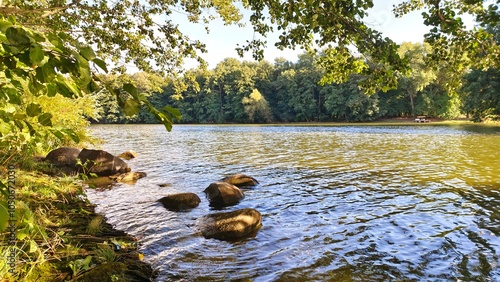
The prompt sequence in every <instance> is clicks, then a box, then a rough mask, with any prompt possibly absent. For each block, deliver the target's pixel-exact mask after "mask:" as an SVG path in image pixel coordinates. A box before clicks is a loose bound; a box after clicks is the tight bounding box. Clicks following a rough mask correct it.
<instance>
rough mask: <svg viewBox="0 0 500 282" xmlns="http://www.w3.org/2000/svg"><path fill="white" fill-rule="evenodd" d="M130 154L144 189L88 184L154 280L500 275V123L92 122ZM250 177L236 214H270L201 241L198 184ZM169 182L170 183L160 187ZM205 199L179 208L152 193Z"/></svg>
mask: <svg viewBox="0 0 500 282" xmlns="http://www.w3.org/2000/svg"><path fill="white" fill-rule="evenodd" d="M92 131H93V132H94V134H95V135H96V136H98V137H102V138H103V139H104V140H105V141H106V143H105V144H104V145H103V148H104V149H106V150H108V151H109V152H111V153H114V154H119V153H120V152H122V151H125V150H128V149H133V150H135V151H137V152H138V154H139V156H138V157H137V158H136V159H133V160H131V161H129V164H130V166H131V167H132V169H133V170H134V171H145V172H147V174H148V176H147V177H146V178H144V179H141V180H139V181H138V182H137V183H136V184H135V185H127V184H119V185H116V186H115V187H114V188H113V189H111V190H105V191H89V193H88V194H89V198H90V200H91V201H92V202H94V203H96V204H97V205H98V208H97V210H98V211H99V212H101V213H103V214H105V215H106V217H107V219H108V221H109V222H110V223H112V224H113V225H115V226H116V227H117V228H119V229H122V230H124V231H126V232H128V233H130V234H131V235H134V236H136V237H137V238H139V240H140V243H141V251H142V252H144V253H145V255H146V259H147V261H149V262H151V263H152V264H153V267H155V268H157V269H158V270H159V277H158V279H157V280H158V281H176V280H178V279H184V280H186V281H213V280H236V279H250V280H252V281H340V280H354V281H388V280H397V279H399V280H400V279H407V280H411V281H421V280H436V279H438V280H439V279H442V280H444V281H456V280H457V279H460V280H465V281H470V280H482V281H499V280H500V267H499V262H500V258H499V256H500V238H499V236H500V211H499V210H500V164H499V162H498V160H500V150H498V146H499V145H500V132H498V131H491V130H489V131H488V132H485V133H481V132H480V131H478V130H477V129H475V128H474V130H470V129H464V128H462V127H447V126H415V127H413V126H406V127H402V126H387V127H383V126H341V127H298V126H175V127H174V130H173V132H172V133H166V132H164V130H163V128H162V127H161V126H160V125H147V126H144V125H127V126H123V125H122V126H93V127H92ZM236 172H243V173H247V174H249V175H252V176H254V177H255V178H257V179H258V180H259V181H260V185H259V186H257V187H256V188H254V189H251V190H247V191H245V199H244V200H243V201H242V202H241V203H240V204H238V205H236V206H233V207H228V208H226V210H234V209H238V208H244V207H252V208H255V209H257V210H259V211H260V212H261V213H262V215H263V227H262V229H261V230H260V231H259V232H258V234H257V235H256V236H255V237H254V238H247V239H244V240H242V241H240V242H221V241H217V240H214V239H210V240H206V239H204V238H202V237H201V236H200V235H199V234H196V232H195V231H194V229H193V224H194V221H195V220H196V219H197V218H199V217H201V216H203V215H206V214H208V213H211V212H212V210H211V208H209V207H208V204H207V201H206V200H205V198H204V195H203V193H202V191H203V189H205V188H206V187H207V186H208V184H210V183H211V182H213V181H215V180H218V179H220V178H222V177H223V176H225V175H228V174H231V173H236ZM164 183H167V184H168V186H167V187H160V186H159V184H164ZM186 191H189V192H194V193H197V194H198V195H199V196H200V198H201V199H202V203H201V204H200V206H199V207H198V208H196V209H193V210H191V211H189V212H182V213H175V212H170V211H167V210H165V209H164V208H163V207H162V206H161V204H159V203H157V202H156V200H158V199H159V198H161V197H163V196H165V195H167V194H171V193H177V192H186Z"/></svg>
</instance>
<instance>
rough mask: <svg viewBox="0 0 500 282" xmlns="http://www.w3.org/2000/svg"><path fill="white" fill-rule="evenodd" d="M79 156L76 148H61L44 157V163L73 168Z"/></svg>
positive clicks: (78, 150)
mask: <svg viewBox="0 0 500 282" xmlns="http://www.w3.org/2000/svg"><path fill="white" fill-rule="evenodd" d="M79 154H80V149H78V148H70V147H61V148H58V149H55V150H52V151H50V152H49V153H48V154H47V156H46V157H45V161H48V162H50V163H51V164H53V165H55V166H68V167H73V168H74V167H75V165H76V159H77V158H78V155H79Z"/></svg>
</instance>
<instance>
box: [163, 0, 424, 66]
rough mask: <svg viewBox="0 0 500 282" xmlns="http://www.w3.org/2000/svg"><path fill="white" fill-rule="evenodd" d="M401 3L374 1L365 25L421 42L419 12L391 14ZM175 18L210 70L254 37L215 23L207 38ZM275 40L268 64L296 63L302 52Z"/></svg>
mask: <svg viewBox="0 0 500 282" xmlns="http://www.w3.org/2000/svg"><path fill="white" fill-rule="evenodd" d="M400 2H402V1H401V0H374V7H373V8H372V9H371V10H370V11H369V17H368V18H366V19H365V22H366V23H367V24H368V25H369V26H370V27H372V28H374V29H377V30H379V31H381V32H382V33H383V34H384V36H387V37H389V38H391V39H392V40H394V41H395V42H397V43H402V42H405V41H411V42H422V41H423V35H424V34H425V33H426V32H427V31H428V28H427V27H426V26H424V25H423V23H422V22H423V20H422V16H421V14H420V12H412V13H410V14H407V15H405V16H404V17H403V18H396V17H394V15H393V13H392V7H393V5H395V4H398V3H400ZM172 18H173V19H174V20H175V22H176V23H178V24H179V28H180V30H181V31H182V32H185V34H187V35H188V36H190V37H191V38H192V39H197V40H201V41H202V42H204V43H205V44H206V45H207V49H208V53H206V54H203V58H204V59H205V60H206V61H207V62H208V63H209V68H214V67H215V66H216V65H217V63H219V62H221V61H222V60H223V59H224V58H227V57H233V58H239V56H238V55H237V53H236V51H235V48H236V47H237V44H238V43H240V44H244V43H245V42H246V40H251V39H252V38H253V35H254V34H253V31H252V27H251V26H250V25H247V26H246V27H244V28H240V27H237V26H224V24H223V23H222V22H221V21H220V20H216V21H214V22H212V23H211V24H210V25H209V28H210V33H209V34H207V33H206V31H205V26H204V25H202V24H192V23H189V22H188V21H187V20H186V16H185V15H183V14H180V13H179V14H174V15H173V17H172ZM276 38H277V34H272V35H271V36H269V37H268V38H267V41H268V47H267V48H266V49H265V51H264V56H265V60H268V61H270V62H273V61H274V59H275V58H277V57H284V58H286V59H287V60H290V61H296V60H297V55H298V54H300V53H302V52H303V51H302V50H284V51H280V50H278V49H276V48H275V47H274V46H273V43H274V42H275V41H277V40H276ZM243 59H244V60H253V59H252V56H251V54H250V53H248V54H246V55H245V57H243ZM185 66H186V67H187V68H191V67H196V63H195V62H194V61H188V62H187V63H186V65H185Z"/></svg>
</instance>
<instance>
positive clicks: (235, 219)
mask: <svg viewBox="0 0 500 282" xmlns="http://www.w3.org/2000/svg"><path fill="white" fill-rule="evenodd" d="M261 225H262V215H261V214H260V212H259V211H257V210H255V209H251V208H245V209H240V210H236V211H232V212H221V213H214V214H209V215H205V216H203V217H201V218H199V219H198V220H197V221H196V227H197V228H198V230H199V231H200V232H201V234H202V235H203V237H205V238H207V239H209V238H215V239H219V240H230V239H237V238H242V237H245V236H247V235H251V234H253V233H254V232H257V231H258V230H259V229H260V227H261Z"/></svg>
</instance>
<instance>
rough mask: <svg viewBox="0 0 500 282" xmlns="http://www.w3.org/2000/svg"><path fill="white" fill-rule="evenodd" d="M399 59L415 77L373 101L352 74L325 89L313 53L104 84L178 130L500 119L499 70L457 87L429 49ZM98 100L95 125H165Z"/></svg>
mask: <svg viewBox="0 0 500 282" xmlns="http://www.w3.org/2000/svg"><path fill="white" fill-rule="evenodd" d="M399 52H400V54H401V55H402V56H406V58H408V60H409V61H410V66H411V73H410V74H409V75H400V74H398V73H395V74H394V76H395V78H396V79H397V83H398V87H397V88H396V89H389V90H387V91H385V92H384V91H378V92H375V93H372V94H367V93H366V91H364V89H362V88H360V87H359V85H361V84H362V82H363V79H365V78H364V77H363V76H362V75H351V76H349V79H348V81H347V82H345V83H327V84H320V83H319V81H320V80H321V78H322V76H323V74H324V70H323V69H322V68H321V67H320V66H319V65H318V64H316V61H317V58H316V57H314V56H312V55H310V54H308V53H303V54H302V55H300V56H299V58H298V60H297V62H290V61H286V60H285V59H276V60H275V62H274V63H270V62H268V61H260V62H248V61H240V60H237V59H234V58H226V59H224V60H223V61H222V62H220V63H219V64H218V65H217V66H216V67H215V68H214V69H212V70H206V69H203V68H197V69H191V70H189V71H187V72H186V73H185V74H184V75H183V76H181V77H179V76H178V77H176V78H174V77H162V76H159V75H157V74H154V73H146V72H140V73H136V74H133V75H130V74H123V75H106V76H103V77H102V79H103V80H105V81H106V82H108V83H111V84H116V85H119V84H122V83H131V84H134V85H135V86H136V87H137V89H138V91H139V93H141V94H144V95H145V96H146V97H147V98H148V100H149V101H150V102H151V103H152V104H153V105H154V106H155V107H157V108H163V107H164V106H170V107H173V108H177V109H179V111H180V113H181V115H182V119H181V120H179V121H177V122H179V123H270V122H313V121H314V122H329V121H344V122H359V121H373V120H378V119H383V118H397V117H414V116H418V115H426V116H428V117H432V118H442V119H453V118H457V117H463V116H465V117H468V118H470V119H471V120H473V121H476V122H478V121H484V120H488V119H490V120H491V119H493V120H496V119H498V117H499V115H500V95H499V94H498V93H500V72H499V70H498V69H495V68H490V69H488V70H486V71H484V70H465V71H463V75H462V79H461V81H458V82H457V81H456V79H453V77H454V76H456V74H457V73H456V72H457V70H456V69H452V68H449V67H447V66H446V65H442V66H440V67H439V68H433V69H431V68H429V67H427V64H425V60H426V57H427V55H428V52H430V48H429V46H427V45H426V44H418V43H403V44H402V45H401V46H400V47H399ZM451 72H453V75H452V74H451ZM91 95H92V98H93V100H95V101H96V103H97V105H96V106H97V115H95V116H94V118H93V119H92V122H94V123H157V122H158V121H157V119H155V117H154V116H153V115H152V114H151V113H149V112H148V111H147V109H146V108H145V107H144V106H143V108H142V109H141V110H140V112H139V113H138V114H136V115H133V116H126V115H125V114H124V113H123V110H122V108H121V107H120V106H119V99H118V101H117V99H116V97H114V96H113V95H110V94H109V93H107V92H106V91H100V92H97V93H93V94H91Z"/></svg>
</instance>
